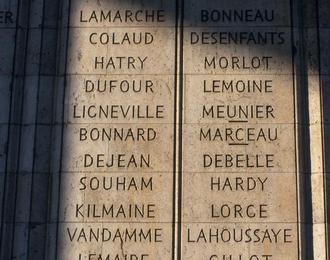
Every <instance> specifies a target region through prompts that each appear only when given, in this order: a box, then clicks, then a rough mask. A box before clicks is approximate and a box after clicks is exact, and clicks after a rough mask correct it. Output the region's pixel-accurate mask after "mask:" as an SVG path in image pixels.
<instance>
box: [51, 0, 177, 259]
mask: <svg viewBox="0 0 330 260" xmlns="http://www.w3.org/2000/svg"><path fill="white" fill-rule="evenodd" d="M174 12H175V1H166V2H163V1H146V3H145V5H143V2H142V1H137V2H133V1H131V2H126V1H98V2H96V1H78V0H75V1H72V3H71V11H70V16H71V17H70V28H69V42H68V57H67V75H66V91H65V114H64V122H65V127H64V142H63V148H62V151H63V154H62V172H61V176H62V177H61V189H60V190H61V191H60V192H61V198H60V212H59V221H60V223H61V224H60V226H59V232H60V233H59V243H58V249H57V250H58V256H59V258H60V259H101V258H102V259H141V260H142V259H171V258H172V255H173V250H174V248H173V243H174V240H173V214H174V212H173V203H172V202H173V198H174V186H173V184H174V173H173V169H174V133H175V132H174V131H175V129H174V115H175V112H174V102H175V88H174V83H175V80H174V75H175V70H174V68H175V66H174V64H175V48H176V45H175V43H176V41H175V37H176V36H175V21H174V20H173V19H172V17H171V15H172V14H173V13H174ZM164 46H166V48H165V47H164Z"/></svg>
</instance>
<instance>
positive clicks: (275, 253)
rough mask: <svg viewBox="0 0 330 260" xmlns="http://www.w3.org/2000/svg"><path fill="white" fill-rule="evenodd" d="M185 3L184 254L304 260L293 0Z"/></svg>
mask: <svg viewBox="0 0 330 260" xmlns="http://www.w3.org/2000/svg"><path fill="white" fill-rule="evenodd" d="M184 2H185V10H184V21H185V27H184V34H183V35H184V47H183V52H184V57H183V62H184V69H183V70H184V71H183V74H184V83H185V84H184V126H183V128H184V135H183V173H182V175H183V179H182V181H183V191H182V194H183V195H182V196H183V203H182V205H183V217H182V259H209V260H280V259H292V260H294V259H297V251H298V249H297V243H298V242H297V224H294V223H295V222H297V215H296V214H297V213H296V212H297V205H296V196H297V194H296V173H295V150H294V146H295V143H294V139H295V137H294V123H295V121H294V96H293V81H292V69H291V67H292V64H291V55H292V54H291V49H292V48H291V30H290V12H289V10H290V3H289V1H281V2H280V3H278V2H277V3H276V4H275V3H274V4H273V2H272V3H271V4H270V3H265V2H264V1H252V2H250V1H245V2H244V1H204V2H202V1H197V0H196V1H184Z"/></svg>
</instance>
